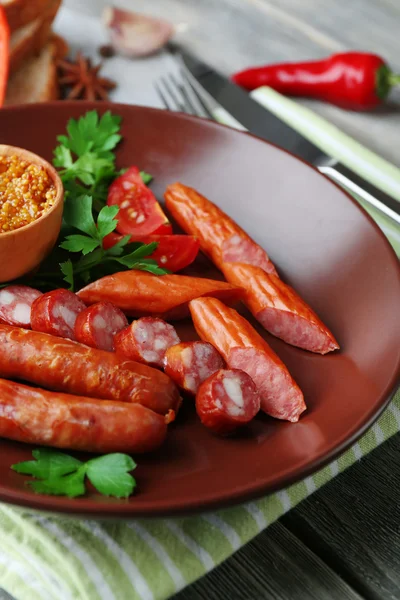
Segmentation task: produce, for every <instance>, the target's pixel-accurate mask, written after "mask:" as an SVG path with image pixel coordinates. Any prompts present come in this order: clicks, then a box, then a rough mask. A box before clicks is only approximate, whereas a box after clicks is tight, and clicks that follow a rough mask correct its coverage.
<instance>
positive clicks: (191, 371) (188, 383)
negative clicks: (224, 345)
mask: <svg viewBox="0 0 400 600" xmlns="http://www.w3.org/2000/svg"><path fill="white" fill-rule="evenodd" d="M223 367H224V361H223V360H222V358H221V356H220V355H219V354H218V352H217V351H216V349H215V348H214V346H212V345H211V344H209V343H208V342H182V343H180V344H176V346H171V348H168V350H167V351H166V353H165V358H164V371H165V372H166V374H167V375H169V376H170V377H171V379H173V381H175V383H176V384H177V385H178V386H179V387H180V388H182V389H183V390H185V391H186V392H189V393H190V394H193V395H196V394H197V390H198V389H199V386H200V384H202V383H203V381H205V380H206V379H207V378H208V377H210V375H213V373H215V372H216V371H218V370H219V369H222V368H223Z"/></svg>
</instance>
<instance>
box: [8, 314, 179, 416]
mask: <svg viewBox="0 0 400 600" xmlns="http://www.w3.org/2000/svg"><path fill="white" fill-rule="evenodd" d="M0 347H1V352H0V377H5V378H7V379H22V380H24V381H28V382H30V383H35V384H36V385H39V386H43V387H45V388H48V389H50V390H56V391H59V392H69V393H71V394H76V395H77V396H89V397H90V398H101V399H105V400H120V401H121V402H133V403H135V404H136V403H137V404H142V405H143V406H146V407H147V408H150V409H151V410H154V411H155V412H157V413H159V414H162V415H165V414H167V413H168V411H169V410H170V409H171V410H174V411H175V412H177V411H178V408H179V406H180V402H181V399H180V396H179V392H178V388H177V387H176V385H175V384H174V383H173V381H172V380H171V379H170V378H169V377H168V376H167V375H165V373H163V372H162V371H158V370H157V369H152V368H151V367H148V366H146V365H141V364H139V363H137V362H134V361H132V360H124V359H123V358H120V357H118V356H117V355H116V354H114V353H113V352H104V350H97V349H96V348H90V347H88V346H84V345H83V344H78V342H73V341H72V340H68V339H63V338H60V337H54V336H52V335H48V334H46V333H39V332H37V331H30V330H28V329H19V328H17V327H9V326H8V325H0Z"/></svg>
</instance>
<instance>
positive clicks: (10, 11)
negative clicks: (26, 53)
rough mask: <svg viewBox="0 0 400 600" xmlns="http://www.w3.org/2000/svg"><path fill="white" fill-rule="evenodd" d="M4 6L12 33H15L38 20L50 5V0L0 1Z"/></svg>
mask: <svg viewBox="0 0 400 600" xmlns="http://www.w3.org/2000/svg"><path fill="white" fill-rule="evenodd" d="M0 4H2V5H3V6H4V9H5V11H6V17H7V21H8V24H9V26H10V30H11V31H15V30H16V29H19V28H20V27H23V26H24V25H27V24H28V23H30V22H31V21H34V20H35V19H38V18H39V17H40V15H41V14H42V13H43V12H44V11H45V10H46V8H47V6H48V5H49V4H50V0H0Z"/></svg>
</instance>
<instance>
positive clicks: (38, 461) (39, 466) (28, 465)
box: [11, 448, 83, 479]
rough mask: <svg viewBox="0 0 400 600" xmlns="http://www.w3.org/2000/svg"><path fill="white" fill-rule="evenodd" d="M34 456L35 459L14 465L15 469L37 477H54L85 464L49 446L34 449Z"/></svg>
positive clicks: (70, 471)
mask: <svg viewBox="0 0 400 600" xmlns="http://www.w3.org/2000/svg"><path fill="white" fill-rule="evenodd" d="M32 456H33V458H34V459H35V460H28V461H25V462H20V463H18V464H16V465H12V467H11V468H12V469H13V471H16V472H17V473H22V474H24V475H32V476H33V477H36V479H53V478H57V477H61V476H62V475H67V474H68V473H72V472H74V471H76V470H77V469H78V468H79V467H80V466H81V465H82V464H83V463H82V462H81V461H80V460H78V459H77V458H74V457H73V456H69V455H68V454H64V453H63V452H57V451H56V450H50V449H48V448H41V449H40V450H34V451H33V452H32Z"/></svg>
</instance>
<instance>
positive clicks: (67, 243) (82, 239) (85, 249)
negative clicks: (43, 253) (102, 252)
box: [60, 235, 101, 255]
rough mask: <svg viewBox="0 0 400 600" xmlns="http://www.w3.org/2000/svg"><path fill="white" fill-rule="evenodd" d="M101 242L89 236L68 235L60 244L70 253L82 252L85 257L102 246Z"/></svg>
mask: <svg viewBox="0 0 400 600" xmlns="http://www.w3.org/2000/svg"><path fill="white" fill-rule="evenodd" d="M100 243H101V242H100V241H99V240H95V239H93V238H91V237H88V236H87V235H67V237H66V238H65V240H64V241H63V242H62V243H61V244H60V248H63V249H64V250H69V252H82V254H83V255H85V254H89V252H92V251H93V250H94V249H95V248H97V247H98V246H99V245H100Z"/></svg>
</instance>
